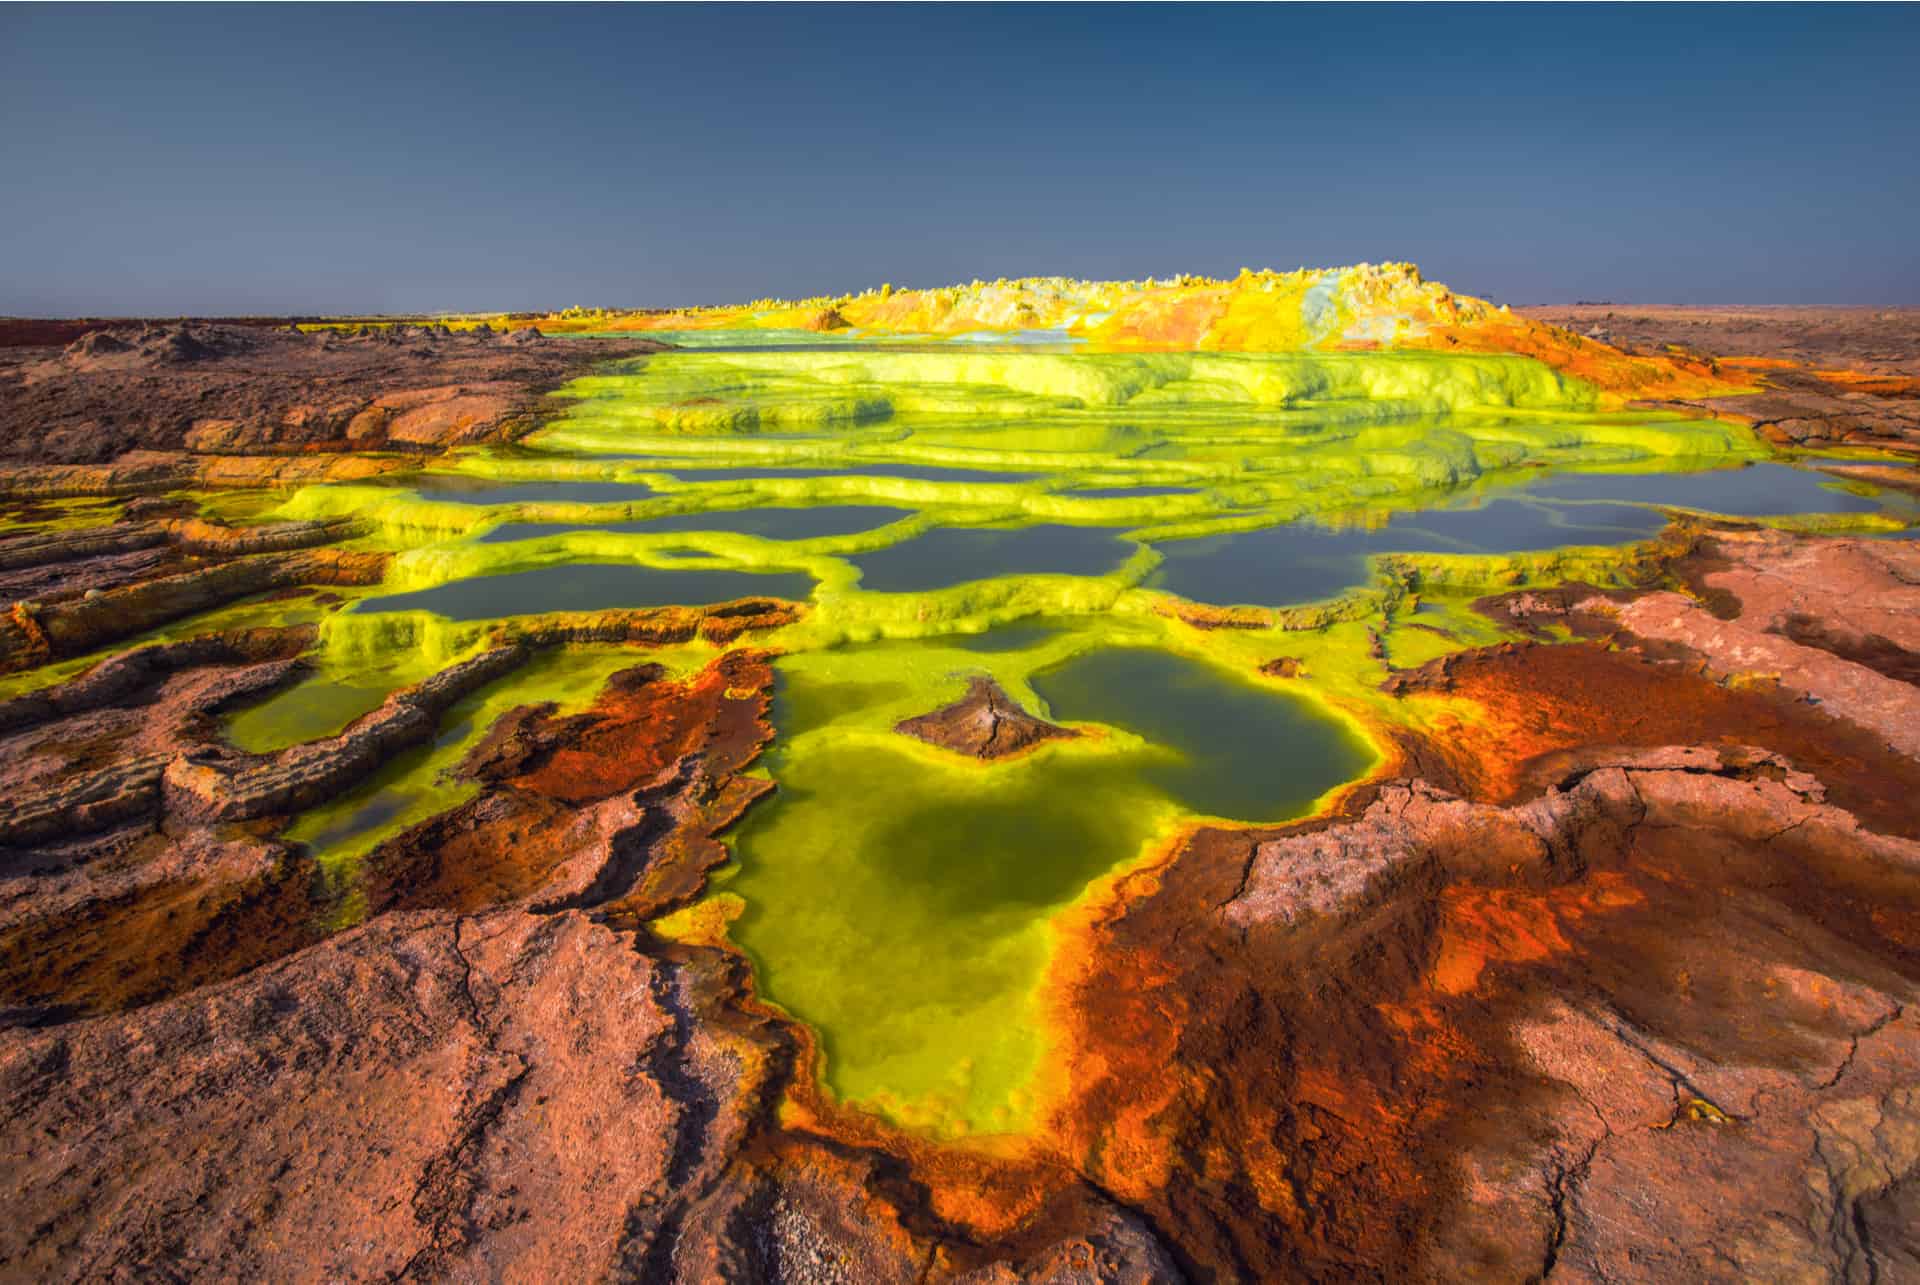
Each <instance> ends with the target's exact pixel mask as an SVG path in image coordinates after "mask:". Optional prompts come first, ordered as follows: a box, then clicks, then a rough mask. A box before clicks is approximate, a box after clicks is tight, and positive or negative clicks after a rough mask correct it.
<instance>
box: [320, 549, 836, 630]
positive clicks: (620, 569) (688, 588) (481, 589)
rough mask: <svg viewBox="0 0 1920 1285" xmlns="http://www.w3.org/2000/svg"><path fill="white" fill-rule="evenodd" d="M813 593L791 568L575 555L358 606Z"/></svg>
mask: <svg viewBox="0 0 1920 1285" xmlns="http://www.w3.org/2000/svg"><path fill="white" fill-rule="evenodd" d="M812 592H813V578H812V577H811V576H808V575H805V574H803V573H801V572H795V571H785V572H745V571H707V570H690V571H677V570H674V571H669V570H661V569H659V568H655V567H639V566H634V565H632V564H631V563H601V562H574V563H562V564H559V565H556V566H551V567H540V568H538V569H537V570H533V571H512V572H508V573H506V574H504V575H497V576H475V577H473V578H471V579H468V580H456V581H453V582H452V583H450V584H443V585H435V586H434V587H433V588H431V589H415V590H413V591H411V592H408V593H392V594H385V595H383V596H380V597H376V598H365V599H362V600H361V602H360V603H359V605H358V607H357V610H359V611H362V612H377V611H431V612H434V613H436V614H438V615H442V616H445V617H447V618H448V619H450V620H493V619H496V618H499V617H504V616H531V615H539V614H542V613H544V612H549V611H611V610H614V609H616V608H621V607H665V606H675V605H681V606H704V605H706V604H708V603H715V602H731V601H733V600H734V599H735V598H763V597H764V598H792V599H796V600H800V599H805V598H806V597H807V596H808V595H809V594H811V593H812Z"/></svg>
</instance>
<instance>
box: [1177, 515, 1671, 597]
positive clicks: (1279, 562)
mask: <svg viewBox="0 0 1920 1285" xmlns="http://www.w3.org/2000/svg"><path fill="white" fill-rule="evenodd" d="M1665 525H1666V517H1665V516H1664V515H1663V514H1662V513H1660V511H1659V510H1657V509H1650V508H1641V507H1638V506H1635V505H1629V504H1568V505H1545V504H1528V503H1523V502H1521V501H1519V500H1493V501H1490V502H1488V503H1486V504H1483V505H1480V506H1478V507H1475V508H1463V509H1434V510H1429V511H1427V512H1423V513H1408V514H1397V515H1395V516H1394V517H1393V518H1392V519H1391V520H1389V521H1388V522H1387V523H1385V524H1384V525H1383V526H1381V527H1380V528H1378V529H1374V530H1368V529H1362V528H1349V529H1338V528H1330V527H1324V526H1320V525H1318V524H1317V523H1312V522H1294V523H1290V524H1288V525H1286V526H1277V527H1265V528H1262V529H1260V530H1258V531H1236V532H1232V533H1229V534H1225V535H1212V536H1202V537H1199V538H1197V539H1191V540H1168V541H1164V542H1162V543H1160V544H1158V545H1157V546H1156V547H1157V548H1158V549H1159V550H1160V552H1161V553H1162V554H1164V555H1165V557H1166V561H1165V562H1164V563H1162V564H1161V565H1160V566H1159V567H1158V568H1156V569H1155V571H1154V572H1153V574H1152V575H1151V576H1150V577H1149V578H1148V581H1147V583H1148V585H1149V586H1150V587H1152V588H1155V589H1164V590H1166V591H1167V592H1168V593H1173V594H1178V595H1180V596H1181V597H1183V598H1188V599H1191V600H1193V601H1195V602H1206V603H1214V604H1218V605H1223V606H1226V605H1240V604H1250V605H1260V606H1285V605H1287V604H1290V603H1301V602H1314V601H1317V600H1319V599H1322V598H1330V597H1332V596H1334V595H1335V594H1338V593H1340V592H1341V591H1342V590H1345V589H1350V588H1353V587H1354V586H1356V585H1363V584H1365V583H1366V582H1367V578H1368V569H1367V558H1368V557H1369V556H1370V555H1373V554H1379V553H1519V552H1524V551H1526V550H1531V549H1552V548H1558V547H1560V546H1562V545H1580V544H1598V545H1615V544H1627V543H1631V542H1633V541H1635V540H1644V539H1647V538H1649V537H1651V536H1653V535H1656V534H1658V533H1659V531H1660V529H1661V528H1662V527H1664V526H1665Z"/></svg>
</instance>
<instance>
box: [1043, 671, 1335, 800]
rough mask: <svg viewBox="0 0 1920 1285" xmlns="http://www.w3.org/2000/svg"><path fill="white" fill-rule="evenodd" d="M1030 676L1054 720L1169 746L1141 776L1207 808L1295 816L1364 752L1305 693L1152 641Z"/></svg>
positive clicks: (1159, 786)
mask: <svg viewBox="0 0 1920 1285" xmlns="http://www.w3.org/2000/svg"><path fill="white" fill-rule="evenodd" d="M1032 685H1033V689H1034V690H1035V691H1036V692H1038V693H1039V695H1040V697H1041V699H1042V700H1044V701H1046V703H1047V708H1048V710H1049V712H1050V713H1051V715H1052V717H1053V718H1054V719H1056V720H1067V721H1070V722H1092V723H1106V724H1109V725H1111V726H1113V727H1121V728H1125V729H1126V730H1127V731H1129V732H1133V733H1134V734H1136V735H1138V736H1140V737H1142V738H1143V739H1145V740H1146V741H1147V742H1149V743H1150V744H1152V745H1156V746H1160V747H1164V748H1165V749H1168V750H1171V751H1173V754H1172V755H1170V756H1166V757H1163V758H1160V759H1157V760H1156V761H1154V762H1151V763H1149V764H1147V765H1146V766H1145V767H1144V768H1143V769H1142V771H1141V775H1142V777H1143V778H1144V779H1145V780H1146V781H1148V782H1150V783H1151V784H1152V785H1154V786H1155V787H1157V788H1158V789H1160V790H1162V791H1164V792H1165V793H1166V794H1167V795H1169V796H1170V797H1172V798H1174V799H1176V800H1177V801H1178V802H1179V803H1180V804H1181V806H1183V807H1185V808H1187V809H1188V810H1189V811H1192V812H1197V813H1202V814H1205V815H1208V816H1219V817H1228V818H1231V819H1233V820H1236V821H1272V820H1280V819H1283V818H1286V817H1292V816H1298V815H1299V814H1300V813H1302V812H1304V811H1305V810H1306V809H1307V808H1308V807H1309V806H1310V805H1311V804H1312V803H1313V801H1314V800H1315V799H1317V798H1319V797H1320V795H1321V794H1323V793H1325V792H1326V791H1327V790H1329V789H1332V788H1333V787H1334V786H1336V785H1339V784H1340V783H1341V782H1343V781H1348V780H1351V779H1353V778H1354V777H1355V776H1358V775H1359V774H1360V773H1362V772H1364V771H1365V770H1366V769H1367V766H1368V764H1369V763H1370V762H1371V761H1372V755H1371V754H1370V753H1369V752H1368V751H1367V748H1366V747H1365V746H1364V745H1363V744H1362V743H1361V742H1360V740H1359V738H1358V737H1357V736H1355V735H1354V734H1353V732H1352V731H1350V730H1349V729H1348V728H1347V727H1346V726H1345V725H1343V724H1341V723H1339V722H1337V721H1335V720H1333V719H1330V718H1328V717H1326V716H1325V715H1324V714H1322V713H1321V712H1320V711H1319V710H1318V709H1316V708H1315V707H1314V706H1312V705H1310V704H1308V703H1307V702H1306V701H1304V700H1301V699H1299V698H1295V697H1289V696H1286V695H1284V694H1282V693H1279V692H1274V691H1270V690H1267V689H1265V688H1260V687H1254V686H1252V685H1251V684H1248V683H1243V682H1239V681H1237V680H1235V679H1233V678H1232V677H1231V676H1229V675H1227V674H1226V673H1224V672H1222V671H1220V670H1218V669H1216V668H1214V667H1213V666H1211V665H1206V664H1201V663H1199V662H1197V661H1192V660H1187V659H1185V658H1184V657H1181V656H1176V655H1173V654H1171V653H1169V652H1164V651H1159V650H1156V649H1153V648H1145V647H1109V648H1105V649H1103V650H1100V651H1091V652H1085V653H1082V654H1081V655H1079V656H1076V657H1074V658H1073V659H1072V660H1069V661H1067V662H1066V663H1065V664H1063V665H1059V666H1056V667H1055V668H1053V669H1049V670H1043V671H1041V672H1040V673H1038V674H1035V675H1034V676H1033V679H1032Z"/></svg>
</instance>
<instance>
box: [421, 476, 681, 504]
mask: <svg viewBox="0 0 1920 1285" xmlns="http://www.w3.org/2000/svg"><path fill="white" fill-rule="evenodd" d="M406 485H407V486H410V487H412V488H413V489H414V490H415V491H417V492H419V494H420V496H421V498H423V499H428V500H452V501H454V502H456V503H459V504H621V503H627V502H630V501H633V500H644V499H647V498H649V497H651V496H652V495H653V488H652V487H650V486H648V485H646V484H645V483H644V482H500V481H495V480H494V479H492V478H479V477H466V476H464V475H462V474H458V473H421V474H418V475H417V476H415V477H411V478H408V479H407V481H406Z"/></svg>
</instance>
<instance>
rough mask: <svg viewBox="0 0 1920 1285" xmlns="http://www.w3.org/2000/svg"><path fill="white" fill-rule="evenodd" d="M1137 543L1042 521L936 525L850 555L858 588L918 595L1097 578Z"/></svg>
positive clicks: (1092, 529)
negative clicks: (1044, 578) (980, 583)
mask: <svg viewBox="0 0 1920 1285" xmlns="http://www.w3.org/2000/svg"><path fill="white" fill-rule="evenodd" d="M1134 548H1135V546H1134V545H1133V544H1132V543H1131V542H1130V541H1126V540H1122V539H1120V538H1119V537H1118V536H1116V535H1114V534H1113V533H1112V532H1111V531H1106V530H1102V529H1100V528H1098V527H1077V526H1062V525H1058V524H1052V523H1048V524H1043V525H1040V526H1030V527H1022V528H1019V529H1018V530H1012V531H990V530H980V529H977V528H975V529H962V528H955V527H936V528H935V529H934V530H931V531H928V532H926V533H925V534H922V535H919V536H916V537H914V538H913V539H911V540H904V541H902V542H901V543H899V544H896V545H892V546H890V547H888V548H885V549H877V550H875V551H874V552H872V553H863V554H860V555H859V556H857V557H854V558H851V559H849V561H851V562H852V563H853V564H854V565H855V566H856V567H858V568H860V587H861V588H862V589H871V590H874V591H876V592H879V593H916V592H920V591H922V590H927V589H940V588H944V587H946V586H947V585H954V584H963V583H965V582H966V581H969V580H990V579H992V578H994V577H996V576H1013V575H1072V576H1099V575H1105V574H1106V573H1107V572H1109V571H1113V570H1115V569H1116V568H1118V567H1119V566H1120V564H1121V563H1123V562H1125V561H1126V560H1127V559H1128V558H1129V557H1131V556H1133V552H1134Z"/></svg>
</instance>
